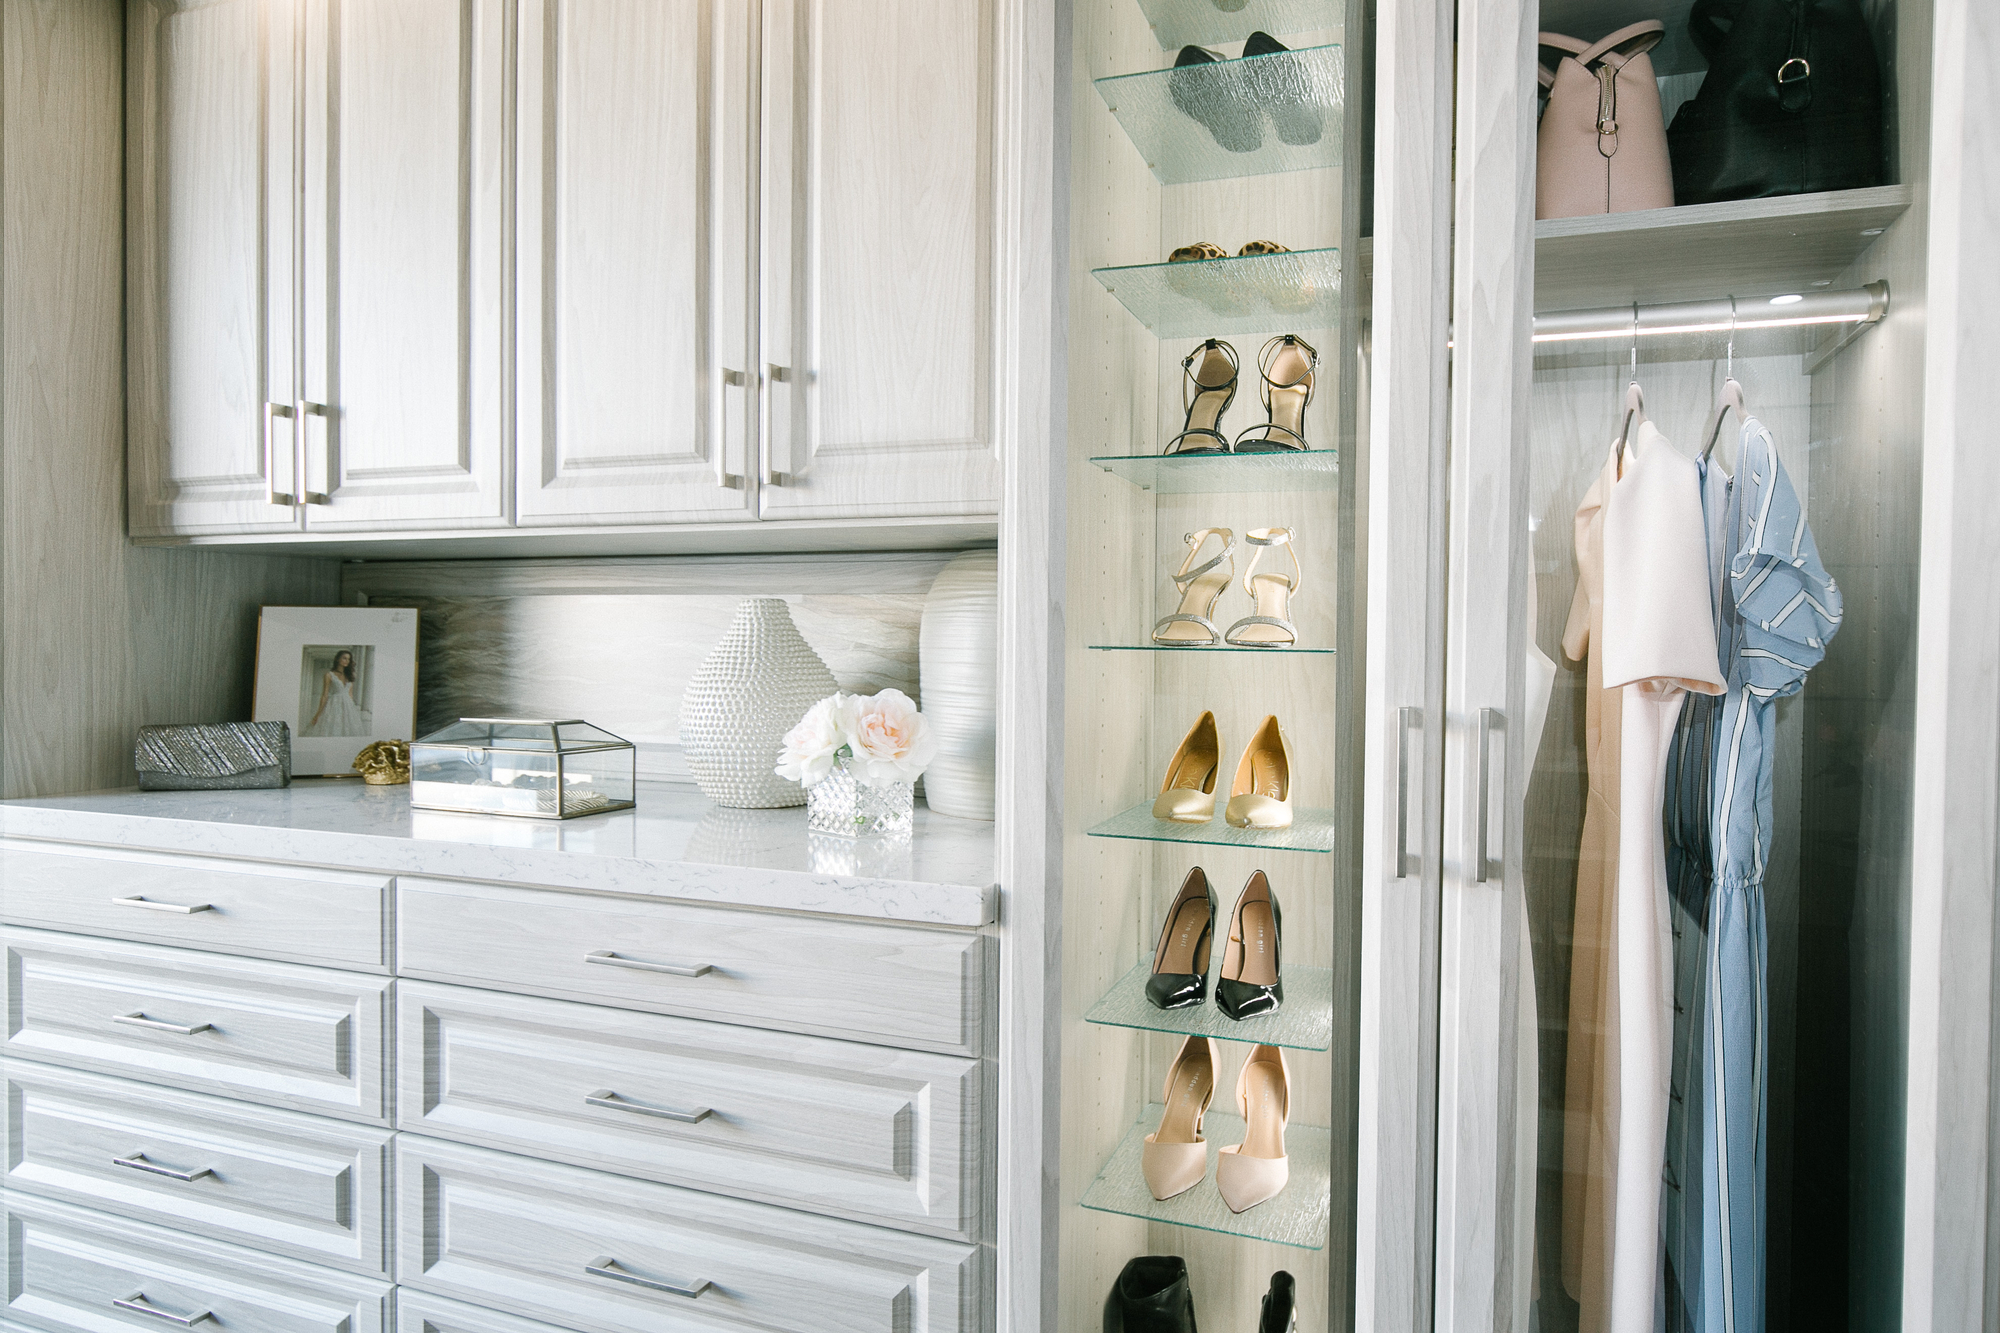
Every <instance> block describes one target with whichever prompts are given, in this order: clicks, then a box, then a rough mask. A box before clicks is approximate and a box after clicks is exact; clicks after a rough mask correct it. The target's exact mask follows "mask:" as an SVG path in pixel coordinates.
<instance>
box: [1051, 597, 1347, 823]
mask: <svg viewBox="0 0 2000 1333" xmlns="http://www.w3.org/2000/svg"><path fill="white" fill-rule="evenodd" d="M1224 628H1227V626H1224ZM1090 650H1091V651H1092V652H1094V653H1263V654H1265V655H1266V656H1269V655H1271V654H1273V653H1331V652H1333V651H1334V650H1333V649H1331V648H1294V647H1291V646H1289V645H1281V646H1279V647H1275V648H1246V647H1244V646H1243V645H1242V644H1236V643H1093V644H1091V645H1090ZM1146 808H1147V809H1148V810H1151V809H1152V807H1151V806H1147V807H1146Z"/></svg>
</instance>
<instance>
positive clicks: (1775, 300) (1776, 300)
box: [1771, 293, 1806, 305]
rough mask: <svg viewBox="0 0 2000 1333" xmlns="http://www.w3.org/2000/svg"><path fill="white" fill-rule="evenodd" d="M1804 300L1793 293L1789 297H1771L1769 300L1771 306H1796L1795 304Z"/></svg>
mask: <svg viewBox="0 0 2000 1333" xmlns="http://www.w3.org/2000/svg"><path fill="white" fill-rule="evenodd" d="M1805 299H1806V298H1805V297H1803V296H1800V295H1798V294H1797V293H1793V294H1792V295H1790V296H1774V297H1772V298H1771V304H1772V305H1797V304H1798V303H1799V302H1801V301H1803V300H1805Z"/></svg>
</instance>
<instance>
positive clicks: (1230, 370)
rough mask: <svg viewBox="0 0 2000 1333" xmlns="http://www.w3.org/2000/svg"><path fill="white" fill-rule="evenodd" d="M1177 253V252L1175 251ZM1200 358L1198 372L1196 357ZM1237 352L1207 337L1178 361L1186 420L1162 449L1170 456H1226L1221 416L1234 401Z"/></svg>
mask: <svg viewBox="0 0 2000 1333" xmlns="http://www.w3.org/2000/svg"><path fill="white" fill-rule="evenodd" d="M1175 253H1176V254H1178V253H1179V251H1175ZM1196 357H1200V358H1201V366H1200V368H1199V369H1197V368H1196V367H1195V363H1194V362H1195V358H1196ZM1237 365H1238V363H1237V360H1236V349H1235V348H1234V347H1231V346H1230V345H1229V344H1228V343H1226V342H1221V341H1219V340H1217V339H1215V338H1210V339H1209V340H1208V341H1207V342H1205V343H1203V344H1202V345H1201V346H1199V347H1197V348H1195V349H1194V350H1193V351H1192V352H1189V353H1188V354H1187V359H1186V360H1184V361H1182V362H1181V408H1182V410H1183V411H1185V412H1186V413H1187V420H1186V421H1184V422H1182V423H1181V433H1180V434H1178V435H1176V436H1174V438H1173V439H1171V440H1168V441H1167V447H1166V448H1165V449H1163V450H1161V452H1162V453H1164V454H1167V455H1169V456H1179V455H1184V454H1226V453H1228V452H1229V437H1228V436H1227V435H1224V434H1223V433H1222V430H1221V426H1222V414H1223V413H1224V412H1227V411H1228V410H1229V405H1230V404H1231V403H1233V402H1235V401H1236V372H1237Z"/></svg>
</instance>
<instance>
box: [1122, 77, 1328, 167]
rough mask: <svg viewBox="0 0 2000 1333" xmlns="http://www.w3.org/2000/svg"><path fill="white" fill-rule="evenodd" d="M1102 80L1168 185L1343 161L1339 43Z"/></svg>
mask: <svg viewBox="0 0 2000 1333" xmlns="http://www.w3.org/2000/svg"><path fill="white" fill-rule="evenodd" d="M1096 87H1097V92H1098V95H1099V96H1100V97H1102V98H1103V99H1104V105H1105V106H1107V107H1109V108H1110V109H1111V114H1112V115H1114V116H1116V117H1118V123H1119V124H1120V125H1122V126H1124V127H1125V134H1126V137H1128V138H1130V139H1131V140H1132V145H1133V147H1135V148H1137V149H1138V150H1139V153H1140V155H1141V156H1142V157H1144V158H1145V159H1146V165H1147V166H1148V167H1150V168H1151V169H1152V172H1153V175H1154V177H1155V178H1156V179H1157V180H1158V181H1159V182H1160V184H1162V185H1183V184H1186V183H1187V182H1189V181H1212V180H1229V179H1234V178H1237V177H1240V176H1268V175H1272V174H1274V173H1277V172H1281V171H1309V170H1312V169H1313V168H1315V167H1338V166H1339V165H1340V142H1341V128H1340V122H1341V114H1342V110H1343V108H1344V106H1345V103H1346V91H1345V88H1344V85H1343V80H1342V65H1341V50H1340V48H1339V47H1338V46H1307V47H1301V48H1299V49H1298V50H1295V51H1273V52H1271V53H1270V54H1269V55H1258V56H1246V57H1243V58H1241V59H1237V60H1218V61H1215V62H1213V63H1210V64H1206V65H1186V66H1180V67H1176V68H1171V69H1156V70H1146V71H1144V72H1142V73H1138V74H1118V75H1113V76H1112V77H1111V78H1108V79H1098V80H1096Z"/></svg>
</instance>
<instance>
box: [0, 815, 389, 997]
mask: <svg viewBox="0 0 2000 1333" xmlns="http://www.w3.org/2000/svg"><path fill="white" fill-rule="evenodd" d="M0 882H4V883H5V884H6V885H7V893H6V899H5V906H4V907H0V919H4V920H6V921H8V922H10V923H12V924H14V925H19V926H41V927H44V928H46V929H49V930H68V931H75V932H77V933H78V934H83V935H109V936H112V937H113V938H116V939H121V940H148V941H151V942H152V943H155V944H180V945H185V946H186V947H188V948H190V949H209V950H213V951H215V952H217V953H239V954H249V955H251V956H253V957H257V958H280V959H285V960H287V961H290V962H295V963H323V964H326V965H327V966H330V967H359V968H368V969H372V970H378V971H386V970H387V969H388V965H389V953H388V947H387V940H388V930H387V924H386V923H387V915H388V909H389V888H390V883H391V881H390V880H389V879H388V878H387V877H386V876H382V875H352V874H344V873H342V872H340V871H333V870H295V869H292V868H291V867H289V866H264V865H255V864H252V863H247V862H242V861H214V860H208V859H206V858H202V857H192V856H155V855H150V854H147V853H144V852H114V851H105V850H101V849H99V848H86V847H67V846H64V845H62V844H60V843H38V842H24V841H21V840H19V839H6V840H0ZM193 909H198V910H193Z"/></svg>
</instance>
